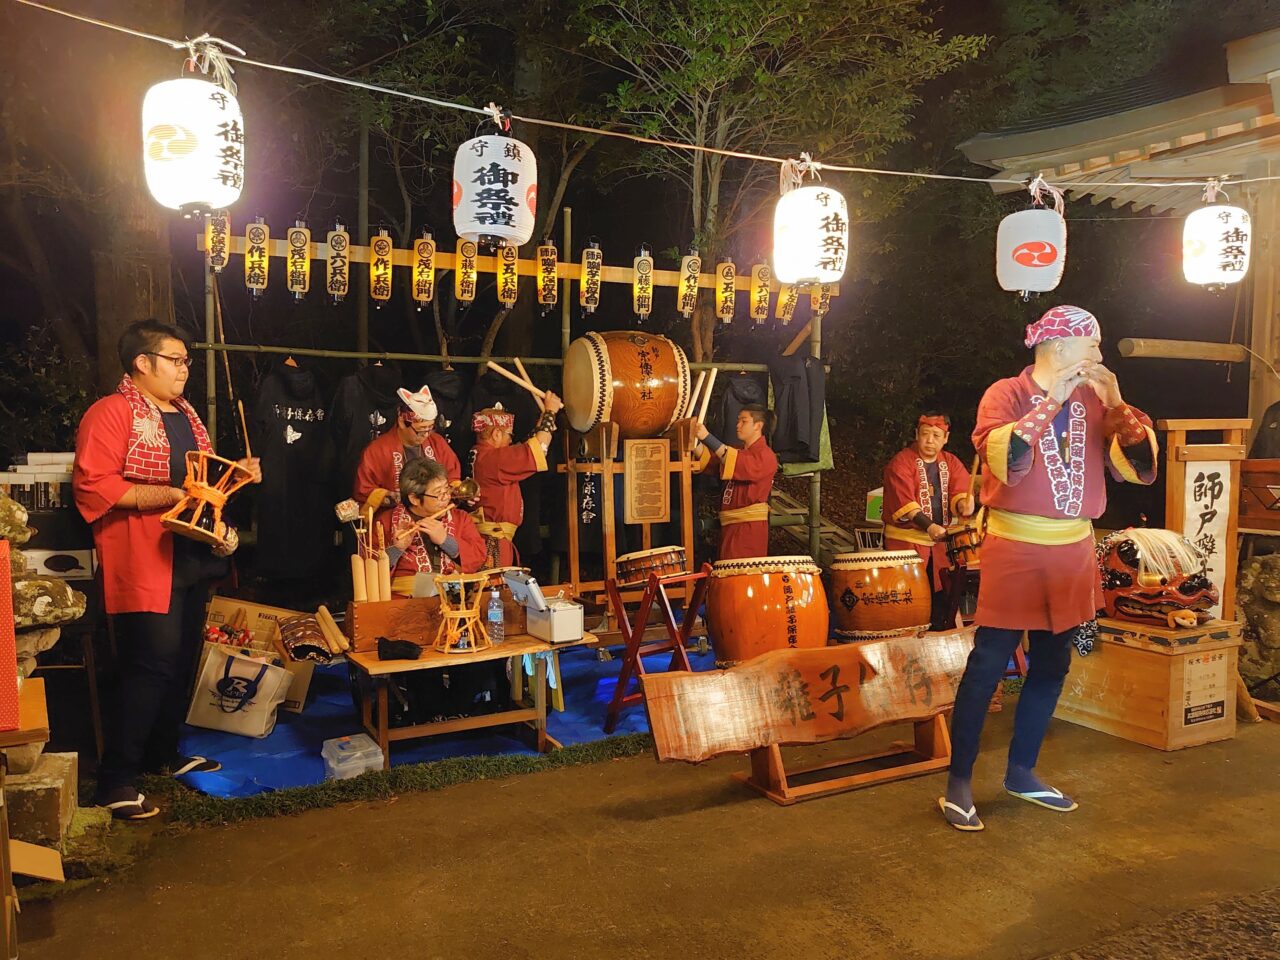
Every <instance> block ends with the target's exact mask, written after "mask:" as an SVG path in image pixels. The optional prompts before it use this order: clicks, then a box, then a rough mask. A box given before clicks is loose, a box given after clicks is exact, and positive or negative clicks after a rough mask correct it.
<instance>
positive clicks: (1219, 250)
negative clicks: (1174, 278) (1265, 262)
mask: <svg viewBox="0 0 1280 960" xmlns="http://www.w3.org/2000/svg"><path fill="white" fill-rule="evenodd" d="M1252 239H1253V224H1252V222H1251V221H1250V219H1249V213H1248V211H1246V210H1242V209H1241V208H1240V207H1231V206H1227V205H1225V204H1218V205H1214V206H1211V207H1201V208H1200V209H1199V210H1193V211H1192V212H1191V213H1190V214H1189V215H1188V216H1187V220H1186V223H1185V224H1184V225H1183V228H1182V272H1183V275H1184V276H1186V278H1187V280H1188V281H1190V282H1191V283H1201V284H1205V285H1206V286H1224V285H1226V284H1228V283H1239V282H1240V281H1241V280H1243V279H1244V275H1245V274H1246V273H1248V272H1249V246H1250V242H1251V240H1252Z"/></svg>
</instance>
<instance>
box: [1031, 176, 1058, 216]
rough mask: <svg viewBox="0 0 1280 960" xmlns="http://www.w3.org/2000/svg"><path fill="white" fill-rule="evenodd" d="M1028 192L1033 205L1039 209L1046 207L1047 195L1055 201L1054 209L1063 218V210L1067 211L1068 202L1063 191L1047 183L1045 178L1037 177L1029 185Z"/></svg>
mask: <svg viewBox="0 0 1280 960" xmlns="http://www.w3.org/2000/svg"><path fill="white" fill-rule="evenodd" d="M1027 192H1028V193H1030V194H1031V205H1032V206H1033V207H1036V208H1037V209H1039V208H1041V207H1044V206H1045V195H1046V194H1047V195H1048V196H1049V197H1050V198H1052V200H1053V209H1054V210H1055V211H1056V212H1057V214H1058V216H1062V213H1063V210H1065V209H1066V202H1065V199H1064V198H1063V196H1062V191H1061V190H1059V189H1058V188H1057V187H1055V186H1053V184H1051V183H1046V182H1045V179H1044V177H1042V176H1039V175H1037V176H1035V177H1033V178H1032V179H1031V180H1030V181H1029V182H1028V183H1027Z"/></svg>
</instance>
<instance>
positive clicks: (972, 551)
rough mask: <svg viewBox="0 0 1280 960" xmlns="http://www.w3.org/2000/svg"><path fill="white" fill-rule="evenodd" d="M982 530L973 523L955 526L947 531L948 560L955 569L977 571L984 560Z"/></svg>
mask: <svg viewBox="0 0 1280 960" xmlns="http://www.w3.org/2000/svg"><path fill="white" fill-rule="evenodd" d="M981 551H982V528H981V527H980V526H978V525H977V524H973V523H962V524H955V525H953V526H952V527H950V528H949V529H948V530H947V559H948V560H950V561H951V566H952V568H953V569H958V568H960V567H965V568H967V569H969V570H977V569H978V567H979V566H980V565H981V560H982V555H981Z"/></svg>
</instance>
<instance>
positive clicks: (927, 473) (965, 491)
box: [884, 411, 974, 630]
mask: <svg viewBox="0 0 1280 960" xmlns="http://www.w3.org/2000/svg"><path fill="white" fill-rule="evenodd" d="M950 435H951V418H950V417H948V416H946V415H945V414H941V413H935V412H932V411H930V412H928V413H925V414H922V415H921V416H920V418H919V419H918V420H917V421H916V436H915V440H914V441H913V442H912V444H911V446H909V447H907V448H906V449H904V450H899V451H898V452H897V453H896V454H895V455H894V457H893V459H892V460H890V461H889V462H888V463H887V464H886V465H885V468H884V548H885V549H886V550H914V551H915V552H916V553H917V554H919V555H920V559H921V560H923V561H924V562H925V563H926V564H927V566H928V576H929V583H930V584H931V585H932V587H933V606H932V622H931V623H930V629H932V630H948V629H950V628H951V627H954V626H955V624H954V623H947V622H946V615H947V610H948V609H949V606H950V604H949V602H948V600H949V598H948V596H947V594H946V592H945V591H944V590H943V589H942V571H943V570H945V569H946V568H947V567H948V566H949V565H950V562H949V560H948V559H947V527H949V526H950V525H951V521H952V520H953V519H954V518H955V517H957V516H960V517H971V516H973V511H974V502H973V496H972V494H970V493H969V471H968V470H966V469H965V468H964V464H963V463H961V462H960V458H959V457H956V456H955V455H953V454H950V453H947V451H946V450H944V449H943V447H945V446H946V445H947V438H948V437H949V436H950Z"/></svg>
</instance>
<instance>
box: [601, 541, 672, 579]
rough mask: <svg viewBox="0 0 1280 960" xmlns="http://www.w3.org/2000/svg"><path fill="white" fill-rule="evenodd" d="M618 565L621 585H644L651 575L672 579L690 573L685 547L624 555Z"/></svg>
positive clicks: (656, 548) (655, 548)
mask: <svg viewBox="0 0 1280 960" xmlns="http://www.w3.org/2000/svg"><path fill="white" fill-rule="evenodd" d="M616 563H617V570H618V575H617V578H616V579H617V581H618V583H620V584H633V583H644V582H645V581H646V580H648V579H649V574H651V573H656V574H657V575H658V576H659V577H671V576H676V575H677V574H681V573H686V572H688V566H687V565H686V563H685V555H684V547H654V548H653V549H652V550H637V551H636V552H635V553H624V554H623V555H622V556H620V557H618V559H617V561H616Z"/></svg>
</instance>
